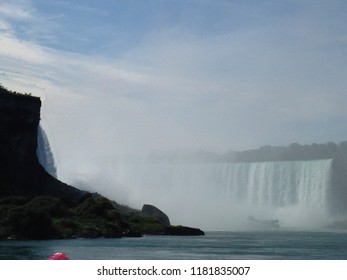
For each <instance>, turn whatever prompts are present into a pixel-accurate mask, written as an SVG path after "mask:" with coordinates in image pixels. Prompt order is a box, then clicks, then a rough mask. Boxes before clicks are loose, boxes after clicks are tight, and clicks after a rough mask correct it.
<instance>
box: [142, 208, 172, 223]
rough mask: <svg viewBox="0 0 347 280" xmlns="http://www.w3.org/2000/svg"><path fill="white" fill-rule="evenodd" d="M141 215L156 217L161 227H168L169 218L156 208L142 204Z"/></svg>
mask: <svg viewBox="0 0 347 280" xmlns="http://www.w3.org/2000/svg"><path fill="white" fill-rule="evenodd" d="M141 213H142V215H144V216H148V217H156V218H158V219H159V222H160V223H161V224H163V225H166V226H170V219H169V217H168V216H167V215H166V214H165V213H164V212H163V211H161V210H160V209H158V208H157V207H155V206H153V205H150V204H144V205H143V206H142V210H141Z"/></svg>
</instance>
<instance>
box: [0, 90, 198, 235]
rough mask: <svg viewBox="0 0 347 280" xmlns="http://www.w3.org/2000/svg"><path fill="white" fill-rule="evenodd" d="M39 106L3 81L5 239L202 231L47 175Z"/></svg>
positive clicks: (0, 225) (0, 150)
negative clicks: (40, 154) (42, 156)
mask: <svg viewBox="0 0 347 280" xmlns="http://www.w3.org/2000/svg"><path fill="white" fill-rule="evenodd" d="M40 109H41V100H40V98H38V97H33V96H31V95H23V94H19V93H16V92H12V91H9V90H7V89H5V88H4V87H2V86H1V85H0V239H5V238H6V239H9V238H10V239H13V238H14V239H51V238H78V237H88V238H96V237H121V236H142V234H146V233H153V234H167V235H180V234H183V235H187V234H188V235H196V234H203V232H202V231H196V229H190V228H187V227H182V226H179V227H175V226H170V225H169V219H168V217H167V216H166V215H165V214H164V213H162V212H161V211H160V210H159V209H156V208H155V209H156V211H155V213H153V211H152V210H153V209H154V207H152V208H150V209H149V210H151V211H149V210H148V209H147V210H148V211H149V212H148V211H147V212H148V213H147V212H146V211H145V212H146V213H145V214H146V215H142V214H141V215H139V214H138V213H140V211H135V214H134V213H132V210H131V211H130V210H127V211H125V212H124V211H123V212H124V213H123V214H122V211H119V209H121V208H119V207H115V206H114V204H113V203H112V202H111V201H110V200H109V199H107V198H105V197H102V196H100V195H95V194H91V193H89V192H85V191H81V190H79V189H77V188H75V187H73V186H69V185H67V184H65V183H63V182H61V181H59V180H58V179H56V178H55V177H53V176H51V175H50V174H48V173H47V172H46V170H45V169H44V168H43V167H42V166H41V165H40V163H39V160H38V156H37V146H38V129H39V123H40ZM117 205H118V204H117ZM118 208H119V209H118ZM123 208H124V207H123ZM147 208H148V207H147ZM159 214H160V215H159ZM158 215H159V216H158ZM187 229H188V231H187ZM189 230H190V231H189Z"/></svg>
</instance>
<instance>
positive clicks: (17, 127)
mask: <svg viewBox="0 0 347 280" xmlns="http://www.w3.org/2000/svg"><path fill="white" fill-rule="evenodd" d="M40 109H41V100H40V98H38V97H33V96H29V95H21V94H15V93H12V92H10V91H8V90H6V89H5V88H3V87H0V197H4V196H8V195H52V196H57V197H61V198H63V199H64V200H69V201H71V202H75V201H78V200H79V199H80V198H81V197H82V196H83V195H84V192H82V191H80V190H78V189H76V188H74V187H72V186H69V185H67V184H64V183H62V182H60V181H59V180H57V179H55V178H54V177H52V176H51V175H49V174H48V173H47V172H46V171H45V170H44V168H43V167H42V166H41V165H40V163H39V161H38V158H37V154H36V150H37V135H38V126H39V122H40Z"/></svg>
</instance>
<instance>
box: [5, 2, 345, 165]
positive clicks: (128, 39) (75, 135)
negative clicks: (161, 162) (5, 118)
mask: <svg viewBox="0 0 347 280" xmlns="http://www.w3.org/2000/svg"><path fill="white" fill-rule="evenodd" d="M346 77H347V2H346V1H343V0H329V1H321V0H288V1H286V0H283V1H278V0H264V1H255V0H248V1H244V0H217V1H216V0H177V1H169V0H127V1H126V0H123V1H122V0H98V1H91V0H83V1H82V0H74V1H67V0H51V1H46V0H7V1H4V0H0V83H1V84H2V85H3V86H5V87H7V88H9V89H11V90H16V91H20V92H30V93H32V94H33V95H36V96H40V97H41V99H42V102H43V105H42V116H41V119H42V120H41V124H42V126H43V128H44V129H45V131H46V134H47V135H48V138H49V141H50V143H51V146H52V149H53V152H54V155H55V158H56V159H57V161H58V162H59V164H60V165H62V166H63V165H66V166H69V167H71V168H72V167H73V166H74V165H76V164H77V162H81V161H83V162H84V163H88V162H89V161H92V160H93V159H94V158H102V157H112V156H114V155H119V154H148V153H153V152H160V153H162V152H166V151H170V152H172V151H184V152H186V151H201V150H203V151H214V152H218V153H224V152H226V151H230V150H245V149H253V148H258V147H260V146H263V145H273V146H286V145H289V144H291V143H293V142H297V143H300V144H311V143H326V142H328V141H332V142H337V143H338V142H341V141H345V140H347V121H346V120H347V110H346V108H347V94H346V90H347V79H346ZM69 164H70V165H69Z"/></svg>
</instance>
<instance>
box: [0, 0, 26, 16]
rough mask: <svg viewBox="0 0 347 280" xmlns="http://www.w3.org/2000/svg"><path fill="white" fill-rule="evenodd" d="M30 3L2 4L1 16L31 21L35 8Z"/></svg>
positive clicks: (10, 2)
mask: <svg viewBox="0 0 347 280" xmlns="http://www.w3.org/2000/svg"><path fill="white" fill-rule="evenodd" d="M30 3H31V2H29V1H7V3H0V15H2V16H3V17H6V18H9V19H14V20H29V19H31V18H32V13H33V7H32V6H31V4H30Z"/></svg>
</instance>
